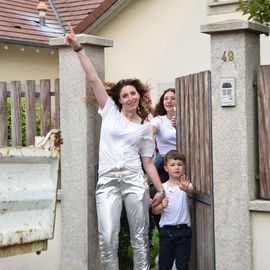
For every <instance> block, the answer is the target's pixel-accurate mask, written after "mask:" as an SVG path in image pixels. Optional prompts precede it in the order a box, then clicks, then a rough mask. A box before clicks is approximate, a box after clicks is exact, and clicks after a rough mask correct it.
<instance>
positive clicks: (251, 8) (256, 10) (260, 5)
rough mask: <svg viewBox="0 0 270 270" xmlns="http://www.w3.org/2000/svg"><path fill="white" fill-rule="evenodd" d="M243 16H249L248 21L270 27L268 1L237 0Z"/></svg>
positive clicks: (269, 6) (269, 5) (269, 0)
mask: <svg viewBox="0 0 270 270" xmlns="http://www.w3.org/2000/svg"><path fill="white" fill-rule="evenodd" d="M239 10H241V11H242V12H243V15H247V14H249V17H248V20H253V21H255V22H258V23H262V24H265V25H267V26H269V25H270V0H247V1H244V0H239V8H237V11H239Z"/></svg>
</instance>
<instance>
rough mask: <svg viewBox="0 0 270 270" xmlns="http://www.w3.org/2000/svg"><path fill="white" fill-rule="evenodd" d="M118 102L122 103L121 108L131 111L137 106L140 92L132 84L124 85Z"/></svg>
mask: <svg viewBox="0 0 270 270" xmlns="http://www.w3.org/2000/svg"><path fill="white" fill-rule="evenodd" d="M119 96H120V97H119V102H120V104H122V110H124V111H133V110H135V111H136V110H137V108H138V106H139V100H140V94H139V93H138V92H137V90H136V88H135V87H134V86H133V85H126V86H124V87H123V88H122V89H121V91H120V95H119Z"/></svg>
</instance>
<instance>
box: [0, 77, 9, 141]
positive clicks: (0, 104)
mask: <svg viewBox="0 0 270 270" xmlns="http://www.w3.org/2000/svg"><path fill="white" fill-rule="evenodd" d="M7 145H8V110H7V83H6V82H0V146H7Z"/></svg>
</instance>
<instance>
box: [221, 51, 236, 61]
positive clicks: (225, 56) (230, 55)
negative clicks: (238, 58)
mask: <svg viewBox="0 0 270 270" xmlns="http://www.w3.org/2000/svg"><path fill="white" fill-rule="evenodd" d="M221 59H222V60H223V61H224V62H227V61H233V59H234V54H233V51H224V52H223V55H222V57H221Z"/></svg>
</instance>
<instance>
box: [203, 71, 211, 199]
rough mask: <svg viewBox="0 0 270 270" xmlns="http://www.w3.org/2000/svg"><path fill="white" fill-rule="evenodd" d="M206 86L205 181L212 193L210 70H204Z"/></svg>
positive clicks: (209, 191) (207, 191)
mask: <svg viewBox="0 0 270 270" xmlns="http://www.w3.org/2000/svg"><path fill="white" fill-rule="evenodd" d="M203 76H204V87H205V96H204V98H205V100H204V105H205V120H206V121H205V126H204V128H205V147H204V149H205V181H206V190H205V192H206V194H207V195H210V193H211V175H210V174H211V160H210V158H211V157H210V129H209V123H210V120H211V119H210V117H211V116H210V104H211V103H210V100H209V98H210V97H212V95H210V94H211V93H209V92H210V91H211V88H210V72H204V73H203Z"/></svg>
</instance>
